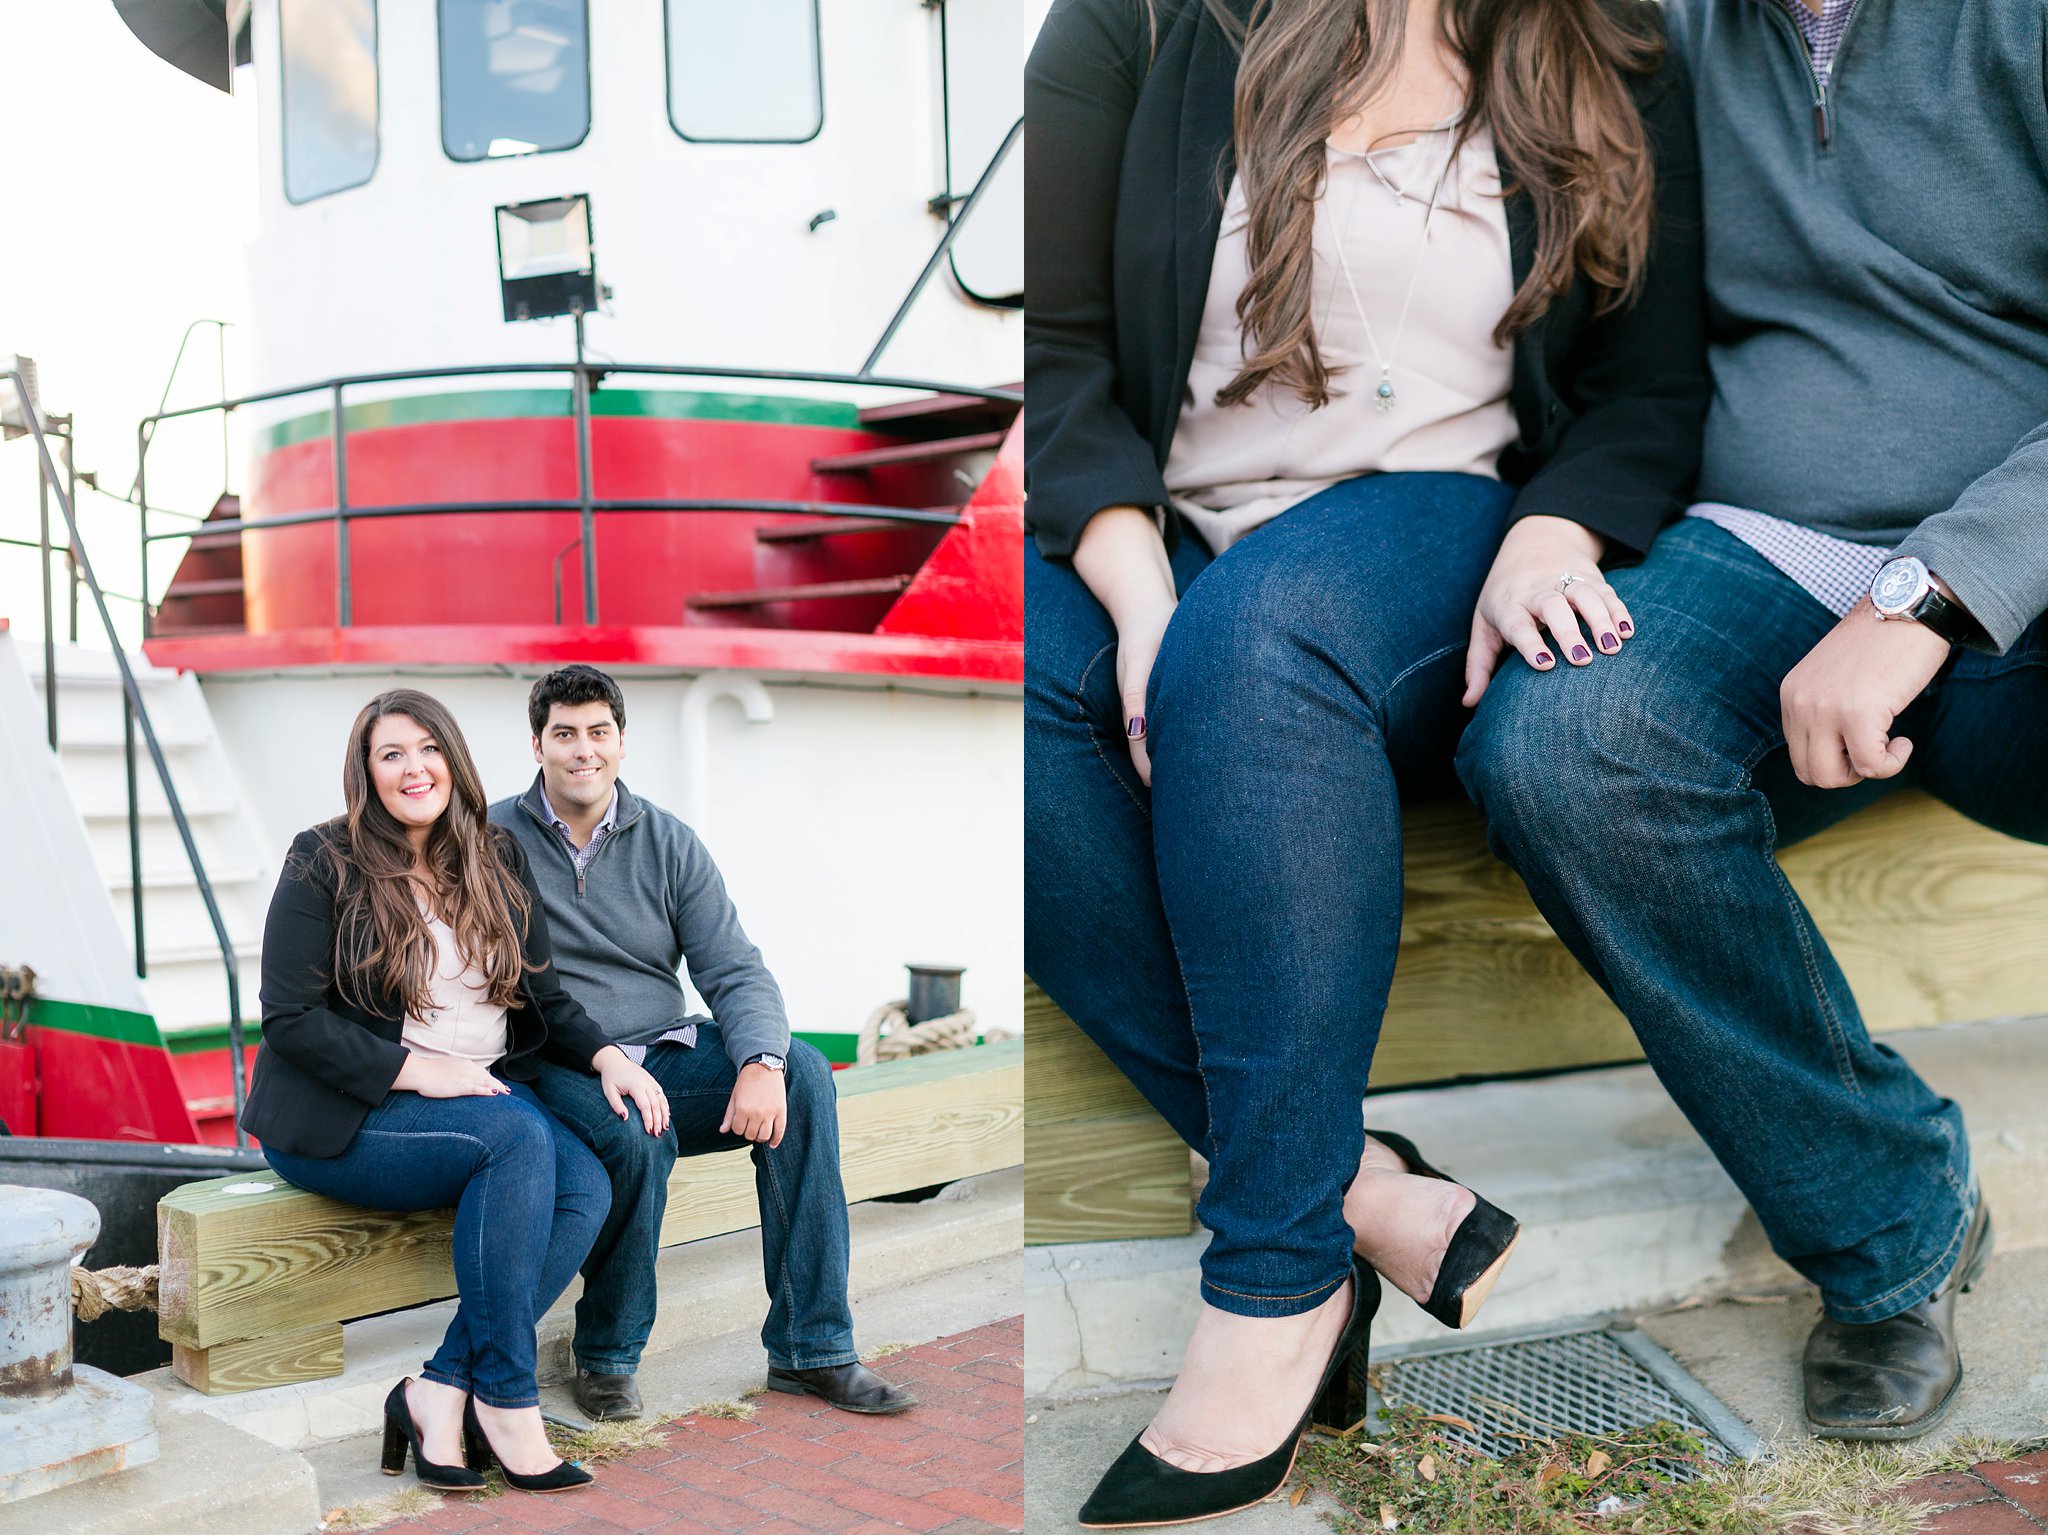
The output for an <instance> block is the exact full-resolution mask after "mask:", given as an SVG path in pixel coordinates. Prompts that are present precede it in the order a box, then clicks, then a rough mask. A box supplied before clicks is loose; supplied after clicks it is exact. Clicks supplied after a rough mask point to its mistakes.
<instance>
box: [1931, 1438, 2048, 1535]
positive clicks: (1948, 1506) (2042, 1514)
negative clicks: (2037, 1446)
mask: <svg viewBox="0 0 2048 1535" xmlns="http://www.w3.org/2000/svg"><path fill="white" fill-rule="evenodd" d="M1894 1496H1895V1497H1896V1498H1897V1499H1898V1500H1899V1501H1900V1502H1903V1503H1916V1504H1918V1505H1920V1506H1921V1507H1922V1508H1925V1509H1927V1510H1928V1511H1929V1512H1930V1513H1931V1514H1932V1515H1933V1517H1932V1518H1930V1519H1929V1520H1928V1521H1927V1523H1926V1524H1925V1525H1923V1526H1922V1527H1921V1531H1920V1535H2043V1532H2044V1531H2048V1449H2042V1450H2036V1451H2035V1452H2034V1453H2033V1454H2031V1455H2028V1456H2025V1457H2024V1458H2022V1459H2020V1460H2012V1461H1997V1462H1986V1463H1985V1464H1983V1465H1978V1466H1972V1467H1971V1468H1970V1469H1969V1470H1968V1471H1949V1472H1945V1473H1943V1474H1942V1475H1940V1476H1925V1477H1922V1478H1921V1479H1920V1480H1919V1481H1917V1482H1909V1483H1907V1484H1906V1485H1905V1486H1904V1487H1902V1488H1900V1489H1899V1491H1898V1492H1897V1493H1896V1494H1894Z"/></svg>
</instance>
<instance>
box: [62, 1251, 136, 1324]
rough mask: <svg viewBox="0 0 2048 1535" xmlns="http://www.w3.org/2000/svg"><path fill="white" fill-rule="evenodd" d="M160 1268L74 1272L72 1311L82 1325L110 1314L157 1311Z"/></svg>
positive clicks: (72, 1277)
mask: <svg viewBox="0 0 2048 1535" xmlns="http://www.w3.org/2000/svg"><path fill="white" fill-rule="evenodd" d="M156 1279H157V1266H156V1265H155V1264H154V1263H152V1264H151V1265H150V1266H149V1267H148V1268H141V1269H137V1268H110V1269H86V1268H75V1269H73V1270H72V1271H71V1309H72V1310H73V1311H75V1312H77V1313H78V1320H79V1321H81V1322H97V1321H98V1320H99V1319H100V1318H101V1317H102V1316H105V1315H106V1314H107V1312H109V1311H154V1310H156Z"/></svg>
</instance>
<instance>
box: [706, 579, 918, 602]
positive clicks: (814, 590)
mask: <svg viewBox="0 0 2048 1535" xmlns="http://www.w3.org/2000/svg"><path fill="white" fill-rule="evenodd" d="M908 585H910V577H909V576H908V575H900V576H869V577H867V578H866V579H864V580H860V581H814V582H812V583H811V584H810V585H808V586H758V587H755V588H754V589H753V590H751V591H744V592H698V593H697V594H696V595H695V596H692V597H686V598H684V599H683V606H685V607H690V608H754V607H761V606H764V605H765V604H767V603H771V602H830V601H833V600H834V599H837V598H840V597H893V596H895V595H896V594H897V593H898V592H900V591H902V590H903V589H904V588H905V587H906V586H908Z"/></svg>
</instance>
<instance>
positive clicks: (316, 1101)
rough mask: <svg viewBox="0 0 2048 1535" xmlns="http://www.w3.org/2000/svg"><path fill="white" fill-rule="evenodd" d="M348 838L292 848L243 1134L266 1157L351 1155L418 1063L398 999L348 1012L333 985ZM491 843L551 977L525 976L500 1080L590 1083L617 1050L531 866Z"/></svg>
mask: <svg viewBox="0 0 2048 1535" xmlns="http://www.w3.org/2000/svg"><path fill="white" fill-rule="evenodd" d="M340 829H341V828H340V823H339V822H337V821H329V822H328V823H327V824H325V825H324V826H316V827H314V828H312V829H311V830H310V831H302V832H300V833H299V834H298V836H297V837H295V838H293V839H292V850H291V852H290V853H289V854H288V855H286V857H285V862H284V874H283V876H282V877H281V878H280V879H279V880H278V883H277V893H276V894H275V895H273V896H272V897H271V898H270V916H269V918H268V920H266V921H265V922H264V924H263V992H262V997H263V1044H262V1048H261V1049H260V1050H259V1051H258V1052H257V1055H256V1072H255V1081H254V1084H253V1085H252V1086H251V1088H250V1090H249V1101H248V1102H247V1103H246V1104H244V1105H243V1108H242V1128H243V1129H244V1130H247V1131H248V1132H249V1133H250V1134H251V1135H253V1136H255V1137H256V1138H257V1139H258V1140H260V1141H262V1142H263V1143H264V1144H265V1145H266V1146H275V1147H276V1148H277V1149H278V1150H279V1151H287V1152H290V1153H291V1154H292V1155H294V1156H301V1157H332V1156H339V1155H340V1154H341V1153H342V1152H344V1151H346V1150H348V1146H349V1142H350V1141H352V1140H354V1139H355V1133H356V1131H357V1130H358V1129H360V1128H361V1127H362V1123H363V1119H364V1118H365V1116H367V1115H368V1114H369V1112H370V1110H371V1109H373V1108H375V1107H376V1106H377V1105H378V1104H380V1103H382V1102H383V1101H384V1095H385V1094H386V1093H388V1092H390V1091H391V1084H392V1082H393V1080H395V1079H396V1078H397V1076H398V1071H399V1068H400V1067H401V1066H403V1065H404V1064H405V1058H406V1054H407V1051H406V1048H405V1046H404V1045H403V1044H401V1043H399V1036H400V1033H401V1031H402V1030H403V1029H404V1026H405V1007H404V1005H403V1004H402V1003H401V1002H400V1001H399V999H398V998H397V997H396V996H395V995H393V994H391V993H390V992H385V993H383V994H381V995H379V996H378V997H377V999H376V1004H377V1005H376V1007H375V1009H374V1010H372V1011H368V1012H366V1011H364V1010H363V1009H361V1008H359V1007H357V1006H355V1005H354V1004H353V1003H351V1002H349V1001H347V1000H346V999H345V998H344V997H343V996H342V995H341V993H340V991H339V990H338V989H337V988H336V986H335V985H334V982H333V980H332V979H331V977H330V976H329V971H330V970H331V969H332V968H333V964H334V897H335V885H334V876H333V871H332V868H331V866H330V865H329V862H328V858H327V852H326V847H325V844H326V843H327V842H328V841H329V840H330V839H332V838H333V837H335V836H336V835H337V834H338V833H339V831H340ZM490 834H491V835H492V836H494V837H496V838H497V839H498V855H499V856H500V857H501V858H503V859H504V860H505V861H506V863H507V864H508V865H510V867H511V868H512V869H513V871H514V872H515V873H517V874H518V876H519V878H520V881H521V882H522V883H523V884H525V886H526V889H527V893H528V895H529V896H531V898H532V901H531V905H532V916H531V917H530V919H529V920H528V922H527V927H526V942H525V945H524V952H525V955H526V960H527V963H528V964H536V965H539V966H541V967H542V968H540V969H539V970H535V971H532V972H530V973H529V974H528V975H527V976H526V978H525V981H524V982H523V990H524V992H525V1000H524V1002H523V1003H522V1005H520V1006H518V1007H515V1008H511V1009H509V1010H508V1011H507V1012H506V1014H505V1026H506V1033H507V1045H508V1049H507V1053H506V1055H505V1058H504V1060H502V1061H500V1062H499V1063H498V1065H497V1067H496V1070H497V1072H498V1074H499V1075H500V1076H505V1077H511V1078H514V1079H515V1080H520V1081H527V1080H531V1079H532V1077H533V1076H534V1075H535V1072H534V1058H535V1057H536V1056H537V1055H539V1054H540V1053H541V1052H542V1051H545V1052H546V1053H547V1054H548V1055H549V1057H550V1058H552V1059H556V1060H559V1061H561V1062H562V1064H564V1065H566V1066H573V1067H577V1068H580V1069H581V1070H583V1071H586V1072H588V1071H590V1070H591V1065H590V1060H591V1057H592V1056H594V1055H596V1054H597V1052H598V1051H599V1050H602V1049H603V1048H604V1047H605V1046H606V1045H608V1044H610V1043H611V1041H610V1040H609V1039H607V1038H606V1037H605V1035H604V1032H603V1031H602V1030H601V1029H599V1028H598V1026H597V1025H596V1024H595V1023H593V1022H592V1021H591V1018H590V1015H589V1014H588V1013H586V1012H584V1011H583V1008H582V1006H581V1004H579V1003H578V1002H577V1001H576V1000H575V998H573V997H571V996H570V995H569V994H568V992H566V991H564V990H563V989H562V980H561V976H560V974H559V973H558V972H557V971H556V970H555V968H554V966H553V964H552V963H551V962H550V951H549V947H548V923H547V917H546V915H545V913H544V912H543V911H542V909H541V899H540V891H539V890H538V889H537V888H536V887H535V885H534V882H533V875H532V874H531V873H530V872H529V871H528V869H527V866H526V855H525V854H524V853H523V852H521V851H520V848H519V844H518V843H517V842H516V841H514V840H513V839H512V838H511V837H510V836H508V835H507V834H506V833H505V832H504V831H502V830H500V829H499V828H497V827H492V828H491V829H490Z"/></svg>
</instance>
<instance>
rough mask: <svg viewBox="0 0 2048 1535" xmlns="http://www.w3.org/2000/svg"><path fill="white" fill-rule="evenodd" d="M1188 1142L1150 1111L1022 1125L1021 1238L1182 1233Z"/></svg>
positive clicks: (1186, 1217)
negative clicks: (1023, 1142) (1023, 1145)
mask: <svg viewBox="0 0 2048 1535" xmlns="http://www.w3.org/2000/svg"><path fill="white" fill-rule="evenodd" d="M1189 1172H1190V1164H1189V1160H1188V1148H1187V1146H1186V1144H1185V1143H1184V1142H1182V1140H1181V1138H1180V1137H1179V1136H1177V1135H1175V1134H1174V1133H1173V1131H1171V1130H1170V1129H1168V1128H1167V1126H1166V1122H1165V1121H1164V1120H1162V1119H1161V1118H1160V1117H1159V1116H1158V1115H1157V1114H1153V1113H1149V1112H1148V1113H1145V1114H1133V1115H1127V1116H1123V1117H1120V1118H1110V1119H1078V1120H1061V1121H1057V1122H1055V1123H1052V1124H1044V1125H1040V1124H1033V1125H1031V1126H1029V1127H1028V1128H1027V1129H1026V1131H1025V1154H1024V1240H1025V1241H1026V1242H1031V1243H1040V1242H1093V1241H1103V1240H1107V1239H1111V1238H1117V1237H1165V1236H1185V1235H1187V1233H1188V1232H1189V1231H1190V1230H1192V1229H1193V1227H1194V1209H1193V1202H1192V1199H1191V1196H1190V1193H1189Z"/></svg>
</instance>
